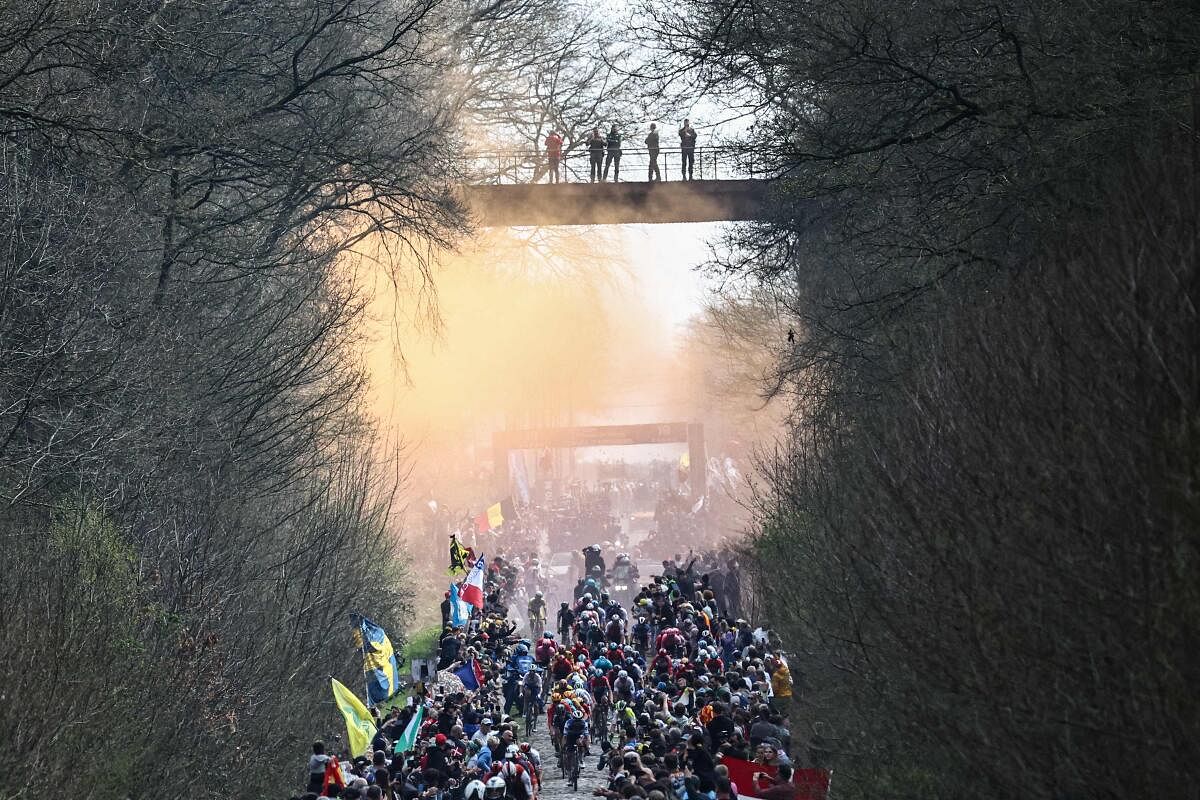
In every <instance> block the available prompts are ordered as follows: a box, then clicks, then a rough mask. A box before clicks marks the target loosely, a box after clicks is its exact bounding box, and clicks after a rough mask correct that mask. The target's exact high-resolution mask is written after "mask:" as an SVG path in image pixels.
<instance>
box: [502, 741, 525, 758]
mask: <svg viewBox="0 0 1200 800" xmlns="http://www.w3.org/2000/svg"><path fill="white" fill-rule="evenodd" d="M519 755H521V748H519V747H517V746H516V745H515V744H510V745H509V746H508V749H507V750H505V751H504V757H505V758H516V757H517V756H519Z"/></svg>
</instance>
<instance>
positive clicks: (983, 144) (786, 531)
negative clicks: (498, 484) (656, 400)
mask: <svg viewBox="0 0 1200 800" xmlns="http://www.w3.org/2000/svg"><path fill="white" fill-rule="evenodd" d="M654 13H655V14H656V16H657V19H658V24H657V26H656V28H655V30H654V34H653V35H654V37H655V41H657V42H658V43H659V44H660V46H661V47H662V48H663V52H664V54H669V56H670V57H672V58H674V59H675V61H674V62H673V63H675V64H676V67H675V68H676V69H677V70H678V71H680V72H682V73H687V74H689V75H690V76H691V77H692V79H693V80H694V81H696V82H697V83H701V84H703V83H709V84H712V85H713V86H714V87H717V89H718V90H722V91H728V88H729V87H730V86H738V87H742V89H743V90H745V91H751V92H753V93H755V97H756V98H757V102H758V104H759V107H758V109H757V113H756V119H755V125H754V128H753V130H752V132H751V134H750V138H751V141H753V142H754V143H755V144H756V146H757V148H758V150H759V151H760V153H761V154H763V155H764V156H767V157H771V158H773V159H774V161H775V168H776V171H777V173H778V174H780V175H781V176H783V177H782V179H781V181H780V185H779V186H778V187H777V191H776V194H775V199H776V203H775V205H774V207H773V213H774V217H775V218H774V219H773V220H772V221H771V222H769V223H767V224H763V225H758V226H753V227H751V228H749V229H744V230H740V231H739V232H737V233H735V234H734V235H733V237H732V242H731V244H732V247H731V248H730V249H729V250H728V251H727V252H728V253H729V254H730V255H728V257H724V258H721V259H720V261H721V262H722V263H720V264H719V265H718V268H719V269H722V270H724V271H726V273H727V274H729V275H730V276H736V277H738V278H740V279H741V282H742V286H743V289H742V292H743V296H742V297H741V298H739V302H741V303H743V304H746V303H750V304H753V303H755V302H757V303H760V304H761V303H771V304H773V307H777V308H783V309H785V313H784V317H785V318H786V320H787V323H786V324H790V325H792V326H794V329H795V331H796V333H797V336H796V339H795V342H794V344H793V345H792V346H790V347H789V348H788V349H787V352H786V354H785V355H784V356H783V357H782V358H781V359H780V361H779V363H778V364H777V365H776V366H775V368H774V369H773V370H772V371H771V373H770V374H769V375H768V376H767V378H766V382H767V390H768V392H769V393H771V394H773V395H775V396H776V397H778V398H781V399H783V401H784V402H786V403H787V404H788V407H789V408H790V410H791V419H790V423H789V429H788V432H787V434H786V436H784V437H783V439H782V440H781V442H780V446H779V447H778V449H777V450H775V451H773V452H766V453H763V454H761V458H760V475H759V477H760V484H759V489H760V491H759V501H758V502H757V504H756V507H757V511H758V517H759V525H758V530H757V532H756V534H755V537H754V540H753V544H752V545H751V547H752V550H753V552H754V553H755V554H756V555H757V556H758V558H757V561H756V563H757V564H758V568H759V569H758V572H759V575H758V578H759V582H760V586H759V591H760V593H761V596H762V597H763V598H764V604H765V606H766V607H767V608H768V609H770V610H771V611H772V612H773V617H774V618H773V622H774V624H775V625H777V626H778V628H779V629H780V630H781V631H782V632H783V634H784V638H785V640H786V641H789V642H790V643H791V645H792V646H793V647H794V648H795V649H796V650H797V656H796V662H795V663H794V664H793V672H794V674H796V673H798V674H800V675H801V676H802V678H803V681H804V684H805V694H804V706H803V710H802V711H801V712H800V717H801V719H799V720H797V721H796V722H797V728H798V730H799V732H800V734H801V735H803V736H805V737H807V739H808V740H809V742H810V744H811V745H812V747H813V753H814V757H816V758H820V759H828V760H831V761H832V764H833V766H834V767H835V776H836V778H835V781H834V783H835V788H836V790H837V792H838V794H839V795H840V796H842V797H922V798H930V797H971V796H990V797H1018V796H1019V797H1024V798H1035V797H1046V798H1082V797H1149V796H1158V797H1184V796H1189V795H1190V794H1191V793H1192V792H1193V791H1194V790H1193V788H1192V784H1193V782H1194V780H1193V778H1194V776H1195V774H1196V765H1197V764H1200V751H1198V750H1197V742H1198V741H1200V728H1198V727H1197V725H1198V720H1200V716H1198V711H1200V706H1198V705H1197V703H1196V701H1195V700H1194V698H1193V695H1194V692H1193V691H1192V690H1191V687H1192V686H1194V685H1195V682H1196V679H1197V677H1198V675H1200V647H1198V645H1200V595H1198V594H1197V586H1198V585H1200V584H1198V583H1197V566H1198V564H1197V553H1198V550H1197V547H1198V545H1200V528H1198V527H1197V523H1198V521H1200V495H1197V492H1196V479H1197V475H1198V474H1200V473H1198V470H1200V448H1198V439H1197V431H1198V421H1200V416H1198V414H1200V362H1198V353H1200V350H1198V348H1197V345H1198V344H1200V336H1198V334H1200V317H1198V316H1197V311H1198V308H1200V305H1198V301H1200V269H1198V268H1200V263H1198V259H1200V251H1198V250H1197V245H1198V244H1200V214H1198V213H1197V212H1198V211H1200V182H1198V181H1197V179H1198V178H1200V139H1198V138H1197V121H1198V120H1200V83H1198V77H1197V76H1198V73H1197V66H1198V65H1197V55H1198V54H1200V48H1198V45H1200V17H1197V15H1196V14H1195V9H1194V7H1192V6H1190V5H1189V4H1186V3H1172V2H1161V3H1159V2H1156V3H1131V2H1099V3H1075V2H1053V3H1038V2H1034V3H1025V2H1001V3H992V2H989V3H977V2H972V0H956V1H955V2H935V3H927V4H911V3H910V4H899V5H897V4H894V3H882V2H875V0H852V1H851V2H840V1H838V2H832V3H822V4H816V5H809V4H803V3H794V2H772V0H765V2H759V1H758V0H755V2H752V3H740V2H727V0H687V1H686V2H684V3H682V4H680V5H679V6H678V7H674V8H672V9H670V10H668V11H662V10H655V11H654ZM664 57H666V56H664Z"/></svg>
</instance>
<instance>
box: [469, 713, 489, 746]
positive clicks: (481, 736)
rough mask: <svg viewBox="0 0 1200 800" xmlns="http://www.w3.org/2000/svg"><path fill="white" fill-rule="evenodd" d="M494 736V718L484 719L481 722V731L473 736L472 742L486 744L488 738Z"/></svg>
mask: <svg viewBox="0 0 1200 800" xmlns="http://www.w3.org/2000/svg"><path fill="white" fill-rule="evenodd" d="M491 735H492V718H491V717H484V718H483V719H481V720H480V721H479V730H477V731H475V733H474V734H473V735H472V736H471V741H473V742H479V743H480V744H484V743H485V742H487V740H488V737H489V736H491Z"/></svg>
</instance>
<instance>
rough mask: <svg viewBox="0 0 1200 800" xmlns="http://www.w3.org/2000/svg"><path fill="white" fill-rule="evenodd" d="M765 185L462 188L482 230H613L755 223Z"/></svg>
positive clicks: (722, 182) (736, 182)
mask: <svg viewBox="0 0 1200 800" xmlns="http://www.w3.org/2000/svg"><path fill="white" fill-rule="evenodd" d="M767 186H768V182H767V181H765V180H757V179H748V180H705V181H700V180H697V181H668V182H661V183H646V182H630V183H556V184H546V183H541V184H495V185H482V186H467V187H465V188H464V195H465V197H466V200H467V203H468V205H469V206H470V208H471V210H472V212H473V213H474V215H475V219H476V222H477V223H478V224H479V225H481V226H483V227H512V226H527V225H617V224H625V223H632V224H636V223H671V222H716V221H725V220H728V221H737V220H752V219H758V218H759V217H760V215H761V214H762V211H763V206H764V200H765V199H766V194H767Z"/></svg>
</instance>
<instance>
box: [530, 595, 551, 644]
mask: <svg viewBox="0 0 1200 800" xmlns="http://www.w3.org/2000/svg"><path fill="white" fill-rule="evenodd" d="M526 610H527V611H528V612H529V632H530V634H531V635H533V636H537V635H538V634H539V633H543V632H545V630H546V599H545V595H544V594H542V592H534V593H533V597H531V598H529V605H528V607H527V609H526Z"/></svg>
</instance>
